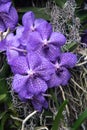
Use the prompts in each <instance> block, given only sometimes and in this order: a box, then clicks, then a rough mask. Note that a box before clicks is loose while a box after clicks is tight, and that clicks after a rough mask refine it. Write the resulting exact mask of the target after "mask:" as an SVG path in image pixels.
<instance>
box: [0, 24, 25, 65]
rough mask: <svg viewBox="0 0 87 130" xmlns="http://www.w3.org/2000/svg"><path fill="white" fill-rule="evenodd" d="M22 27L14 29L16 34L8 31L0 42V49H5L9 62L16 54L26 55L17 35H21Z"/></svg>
mask: <svg viewBox="0 0 87 130" xmlns="http://www.w3.org/2000/svg"><path fill="white" fill-rule="evenodd" d="M20 30H22V27H21V26H20V27H18V28H17V30H16V35H14V34H13V33H10V34H8V35H7V37H6V38H5V39H4V40H1V42H0V51H6V55H7V61H8V63H9V64H10V62H11V61H12V60H13V59H14V58H15V57H18V56H22V55H26V54H27V50H26V47H25V46H23V45H21V44H20V41H19V37H21V34H22V32H20Z"/></svg>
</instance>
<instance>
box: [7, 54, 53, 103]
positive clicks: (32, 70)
mask: <svg viewBox="0 0 87 130" xmlns="http://www.w3.org/2000/svg"><path fill="white" fill-rule="evenodd" d="M10 65H11V69H12V71H13V73H14V74H15V76H14V79H13V83H12V87H13V90H14V91H15V92H17V93H18V96H19V98H20V99H21V100H23V101H26V100H27V99H32V98H34V96H36V97H38V96H39V94H41V93H44V92H46V90H47V89H48V86H47V81H48V80H49V79H50V77H51V75H52V73H53V72H54V68H53V65H52V64H51V63H50V62H49V61H48V60H47V59H45V58H44V57H41V56H39V55H38V54H28V55H27V56H26V57H24V56H20V57H16V58H15V59H14V60H13V61H12V63H10ZM39 101H40V100H39ZM32 102H33V103H34V101H32ZM35 102H36V101H35ZM40 102H41V101H40Z"/></svg>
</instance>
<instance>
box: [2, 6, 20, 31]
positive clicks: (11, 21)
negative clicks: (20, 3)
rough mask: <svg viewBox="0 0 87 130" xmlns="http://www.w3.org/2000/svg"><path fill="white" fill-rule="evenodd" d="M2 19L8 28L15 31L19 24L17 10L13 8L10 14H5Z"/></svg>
mask: <svg viewBox="0 0 87 130" xmlns="http://www.w3.org/2000/svg"><path fill="white" fill-rule="evenodd" d="M1 18H2V19H3V22H4V23H5V26H6V28H10V29H11V30H13V29H14V28H15V26H16V24H17V22H18V14H17V12H16V9H15V8H14V7H12V6H11V8H10V10H9V13H8V14H6V13H3V14H2V16H1Z"/></svg>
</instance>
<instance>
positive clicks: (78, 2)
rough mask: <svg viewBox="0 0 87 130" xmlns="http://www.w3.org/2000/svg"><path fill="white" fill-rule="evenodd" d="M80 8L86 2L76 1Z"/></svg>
mask: <svg viewBox="0 0 87 130" xmlns="http://www.w3.org/2000/svg"><path fill="white" fill-rule="evenodd" d="M76 3H77V5H78V6H81V5H82V4H83V3H84V0H76Z"/></svg>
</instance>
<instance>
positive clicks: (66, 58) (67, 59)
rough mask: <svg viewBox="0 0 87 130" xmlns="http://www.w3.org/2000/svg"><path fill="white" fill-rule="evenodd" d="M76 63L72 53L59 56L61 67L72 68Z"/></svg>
mask: <svg viewBox="0 0 87 130" xmlns="http://www.w3.org/2000/svg"><path fill="white" fill-rule="evenodd" d="M76 62H77V57H76V55H75V54H73V53H70V52H66V53H62V54H61V56H60V65H61V66H65V67H68V68H72V67H74V66H75V64H76Z"/></svg>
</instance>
